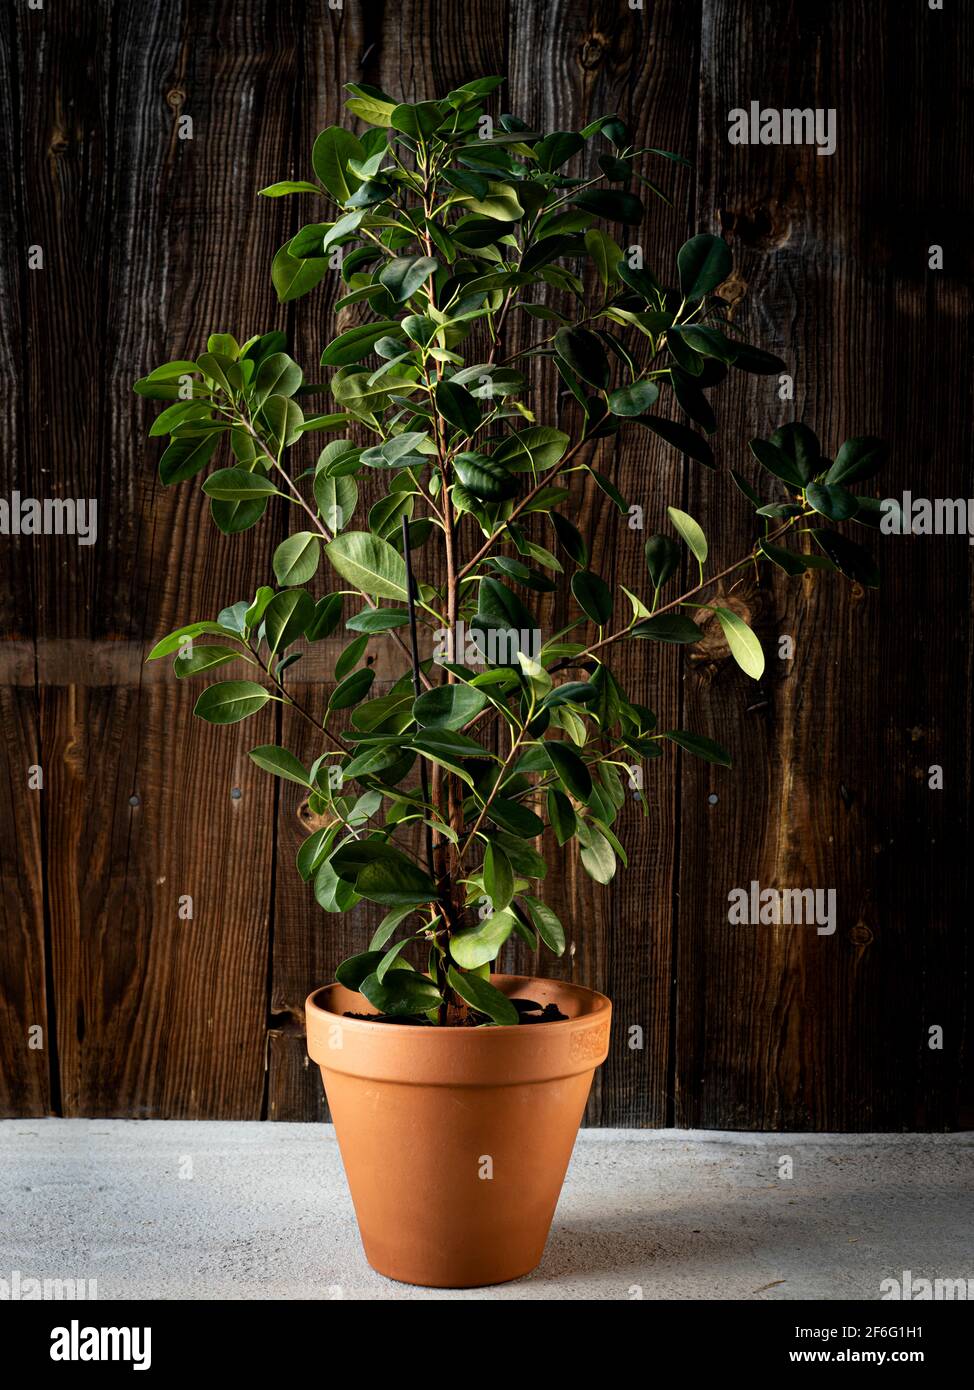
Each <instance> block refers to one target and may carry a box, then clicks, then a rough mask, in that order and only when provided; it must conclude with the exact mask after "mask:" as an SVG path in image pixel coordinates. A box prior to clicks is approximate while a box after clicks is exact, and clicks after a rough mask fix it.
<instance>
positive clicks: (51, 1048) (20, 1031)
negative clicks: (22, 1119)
mask: <svg viewBox="0 0 974 1390" xmlns="http://www.w3.org/2000/svg"><path fill="white" fill-rule="evenodd" d="M20 23H21V17H20V16H18V14H17V13H16V11H15V10H14V9H13V7H11V6H8V7H7V8H6V9H5V10H4V11H3V14H2V15H0V64H2V68H3V71H4V73H5V74H6V76H5V80H4V82H3V83H2V84H0V132H2V133H0V142H2V144H0V149H2V154H3V158H2V161H0V163H2V173H0V180H2V182H0V243H2V245H3V247H4V255H3V257H2V259H0V364H2V371H3V377H4V391H3V398H2V402H0V479H2V482H0V495H2V496H3V497H4V499H5V500H6V501H8V502H9V501H10V499H11V494H12V493H13V492H15V491H19V492H21V493H22V494H23V495H24V496H26V497H29V496H31V495H32V489H31V487H30V486H29V485H28V484H27V469H26V457H25V455H26V444H27V431H28V427H29V426H28V420H27V415H26V411H25V402H24V396H23V387H22V380H23V368H24V355H25V343H24V337H23V333H22V329H21V308H22V304H23V299H24V296H25V295H26V293H27V285H26V279H27V276H28V275H29V274H43V272H42V271H28V269H27V256H28V246H29V245H31V244H33V241H32V238H30V237H28V236H27V229H26V227H25V225H24V220H23V216H22V208H21V205H20V193H21V190H20V188H19V187H18V185H17V179H16V168H17V158H16V154H17V151H18V149H19V148H20V142H21V138H22V129H23V126H22V118H23V113H22V109H21V101H22V86H23V71H22V67H21V58H22V51H21V40H20V33H19V29H20ZM43 543H44V542H43V541H41V544H43ZM36 544H37V542H36V541H34V540H33V539H32V538H28V537H15V536H0V547H2V557H3V560H2V563H0V622H2V636H3V643H2V646H0V662H2V667H3V674H2V675H0V740H2V754H0V766H2V769H3V771H2V775H0V1115H43V1114H46V1113H47V1112H48V1111H49V1110H50V1109H51V1107H52V1106H54V1105H56V1104H57V1049H56V1040H55V1038H54V1036H53V1030H52V1028H51V1026H50V1023H51V1021H50V1020H49V1017H48V1006H47V989H46V981H45V969H46V951H45V941H44V887H43V879H42V861H41V834H42V831H41V825H42V817H43V807H44V798H45V797H46V796H47V795H48V792H47V790H46V788H41V787H37V788H36V789H32V788H31V785H30V781H31V774H30V772H29V769H30V768H31V767H32V766H40V767H41V771H42V773H43V762H42V756H41V746H40V731H39V728H38V721H37V700H36V694H35V687H34V679H35V669H36V654H37V646H36V640H35V639H36V618H35V606H34V589H33V580H34V575H33V558H34V547H35V545H36ZM34 780H35V781H36V777H35V778H34ZM32 1029H34V1030H39V1032H37V1031H35V1032H34V1033H31V1030H32ZM32 1043H33V1045H32ZM37 1044H40V1046H38V1045H37ZM52 1082H53V1088H52Z"/></svg>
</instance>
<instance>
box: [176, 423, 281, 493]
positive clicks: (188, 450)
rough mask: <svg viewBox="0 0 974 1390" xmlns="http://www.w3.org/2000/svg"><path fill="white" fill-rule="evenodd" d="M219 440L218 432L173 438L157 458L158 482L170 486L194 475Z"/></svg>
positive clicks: (212, 453)
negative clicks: (160, 456) (158, 458)
mask: <svg viewBox="0 0 974 1390" xmlns="http://www.w3.org/2000/svg"><path fill="white" fill-rule="evenodd" d="M219 442H220V436H219V435H218V434H203V435H186V436H184V437H183V438H181V439H174V440H173V441H172V443H171V444H170V445H169V446H168V447H167V448H166V450H165V452H164V453H163V455H162V458H161V459H160V460H159V480H160V482H161V483H162V484H163V486H164V487H171V486H172V484H173V483H183V482H185V481H186V479H187V478H193V477H195V476H196V474H197V473H199V472H200V471H201V470H202V469H204V468H205V467H206V465H207V464H208V463H209V461H210V459H211V458H212V457H213V455H214V453H215V452H216V448H217V445H218V444H219ZM225 471H226V470H225ZM214 476H216V475H214ZM272 490H273V489H272ZM204 491H205V484H204Z"/></svg>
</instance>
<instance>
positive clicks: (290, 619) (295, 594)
mask: <svg viewBox="0 0 974 1390" xmlns="http://www.w3.org/2000/svg"><path fill="white" fill-rule="evenodd" d="M314 611H315V606H314V603H313V601H312V599H311V595H310V594H309V593H308V592H307V591H306V590H305V589H287V590H285V591H284V592H283V593H280V594H275V595H274V597H273V598H272V599H271V601H270V602H269V603H268V605H267V607H266V608H265V609H264V632H265V635H266V638H267V645H268V647H269V648H270V650H271V651H272V652H279V651H283V649H284V648H285V647H287V646H290V644H291V643H292V642H294V641H296V640H297V639H298V638H299V637H301V636H302V635H303V633H304V630H305V628H306V627H307V626H308V625H309V623H310V622H311V620H312V618H313V617H314Z"/></svg>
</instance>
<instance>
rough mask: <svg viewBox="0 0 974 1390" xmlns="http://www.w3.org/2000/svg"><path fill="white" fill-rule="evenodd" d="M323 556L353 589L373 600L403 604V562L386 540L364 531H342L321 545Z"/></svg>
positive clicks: (404, 582) (404, 589)
mask: <svg viewBox="0 0 974 1390" xmlns="http://www.w3.org/2000/svg"><path fill="white" fill-rule="evenodd" d="M325 555H326V557H327V559H328V560H329V562H330V563H331V565H332V566H333V567H334V568H335V569H336V570H337V571H338V573H339V574H340V575H341V576H342V578H343V579H347V580H348V582H349V583H350V584H354V585H355V586H356V588H359V589H361V590H363V592H365V593H367V594H372V595H373V596H375V597H377V598H391V599H398V600H399V601H400V602H401V603H405V602H406V599H407V597H408V596H407V593H406V562H405V561H404V560H403V557H402V556H401V555H400V554H399V553H398V551H396V550H394V549H393V547H392V546H391V545H390V544H389V542H388V541H384V540H381V539H380V538H379V537H378V536H372V535H370V534H369V532H368V531H346V532H345V533H344V534H343V535H341V536H336V537H335V539H334V540H333V541H330V542H329V543H328V544H327V545H326V546H325Z"/></svg>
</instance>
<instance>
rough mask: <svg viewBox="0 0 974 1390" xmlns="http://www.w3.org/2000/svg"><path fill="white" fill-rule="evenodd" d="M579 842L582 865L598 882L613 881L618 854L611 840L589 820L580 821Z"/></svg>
mask: <svg viewBox="0 0 974 1390" xmlns="http://www.w3.org/2000/svg"><path fill="white" fill-rule="evenodd" d="M578 843H579V846H580V848H581V859H582V867H583V868H584V869H585V872H586V873H587V874H588V876H589V878H593V879H594V880H595V882H596V883H601V884H606V883H611V882H612V880H613V878H614V877H615V871H616V854H615V850H614V849H613V848H612V846H611V845H610V844H609V841H608V840H607V839H606V837H605V836H604V835H603V834H602V832H601V830H597V829H596V828H595V826H594V825H592V824H591V822H589V821H579V823H578Z"/></svg>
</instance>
